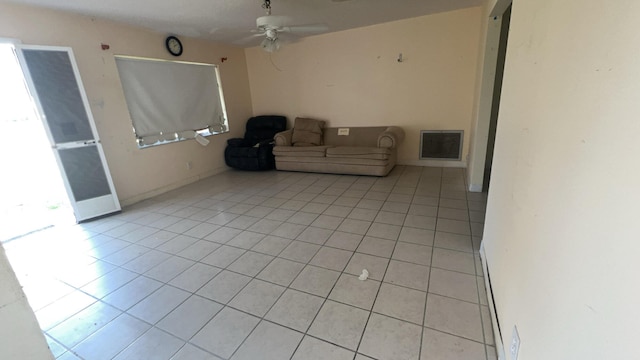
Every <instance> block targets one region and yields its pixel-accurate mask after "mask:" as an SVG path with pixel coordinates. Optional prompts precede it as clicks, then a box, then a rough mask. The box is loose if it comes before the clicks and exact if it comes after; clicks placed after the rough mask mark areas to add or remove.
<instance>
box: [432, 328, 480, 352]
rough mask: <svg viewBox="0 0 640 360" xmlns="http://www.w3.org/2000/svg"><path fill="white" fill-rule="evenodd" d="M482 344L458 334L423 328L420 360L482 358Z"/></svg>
mask: <svg viewBox="0 0 640 360" xmlns="http://www.w3.org/2000/svg"><path fill="white" fill-rule="evenodd" d="M484 358H485V350H484V345H482V344H481V343H477V342H475V341H471V340H467V339H464V338H461V337H458V336H453V335H449V334H445V333H443V332H440V331H436V330H433V329H429V328H425V329H424V333H423V335H422V356H421V357H420V360H432V359H433V360H436V359H438V360H472V359H484Z"/></svg>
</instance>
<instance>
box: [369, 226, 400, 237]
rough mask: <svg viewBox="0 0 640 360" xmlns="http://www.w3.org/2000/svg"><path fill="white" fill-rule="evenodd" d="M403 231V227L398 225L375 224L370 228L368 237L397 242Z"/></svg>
mask: <svg viewBox="0 0 640 360" xmlns="http://www.w3.org/2000/svg"><path fill="white" fill-rule="evenodd" d="M401 229H402V227H401V226H398V225H388V224H380V223H373V224H371V226H370V227H369V230H368V231H367V235H368V236H373V237H377V238H380V239H387V240H393V241H396V240H398V235H400V230H401Z"/></svg>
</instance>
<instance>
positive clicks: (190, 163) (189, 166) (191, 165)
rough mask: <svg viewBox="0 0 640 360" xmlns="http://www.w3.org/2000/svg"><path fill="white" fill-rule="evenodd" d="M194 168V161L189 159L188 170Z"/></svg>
mask: <svg viewBox="0 0 640 360" xmlns="http://www.w3.org/2000/svg"><path fill="white" fill-rule="evenodd" d="M191 169H193V162H191V161H187V170H191Z"/></svg>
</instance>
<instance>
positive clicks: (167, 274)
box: [144, 241, 213, 283]
mask: <svg viewBox="0 0 640 360" xmlns="http://www.w3.org/2000/svg"><path fill="white" fill-rule="evenodd" d="M205 242H207V243H208V241H205ZM209 244H213V243H209ZM193 264H195V262H193V261H191V260H187V259H183V258H181V257H178V256H172V257H170V258H169V259H167V260H165V261H164V262H162V263H160V264H158V265H156V266H155V267H153V268H151V269H150V270H149V271H147V272H146V273H144V275H145V276H147V277H150V278H152V279H154V280H158V281H160V282H163V283H166V282H169V281H170V280H171V279H173V278H174V277H176V276H178V274H180V273H182V272H183V271H185V270H186V269H188V268H190V267H191V266H193Z"/></svg>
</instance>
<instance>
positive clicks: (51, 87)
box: [16, 45, 120, 222]
mask: <svg viewBox="0 0 640 360" xmlns="http://www.w3.org/2000/svg"><path fill="white" fill-rule="evenodd" d="M16 56H17V57H18V60H19V62H20V65H21V66H22V71H23V73H24V76H25V79H26V82H27V86H28V88H29V91H30V92H31V96H32V97H33V100H34V102H35V104H36V108H37V110H38V115H39V116H40V119H41V120H42V122H43V124H44V127H45V130H46V132H47V136H48V137H49V141H50V142H51V147H52V148H53V152H54V155H55V158H56V161H57V162H58V167H59V168H60V172H61V174H62V178H63V181H64V184H65V188H66V190H67V194H68V195H69V200H70V202H71V206H72V207H73V210H74V213H75V217H76V221H78V222H81V221H84V220H88V219H91V218H95V217H98V216H102V215H106V214H110V213H113V212H117V211H120V203H119V202H118V197H117V195H116V191H115V188H114V187H113V181H112V180H111V174H110V173H109V168H108V167H107V162H106V160H105V157H104V152H103V150H102V144H100V139H99V137H98V132H97V131H96V126H95V123H94V121H93V116H92V115H91V110H90V108H89V102H88V101H87V95H86V93H85V91H84V87H83V86H82V81H81V79H80V73H79V72H78V66H77V64H76V62H75V58H74V57H73V52H72V51H71V48H67V47H51V46H27V45H16ZM25 135H26V134H25ZM25 141H28V135H26V136H25ZM34 166H37V164H34Z"/></svg>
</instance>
